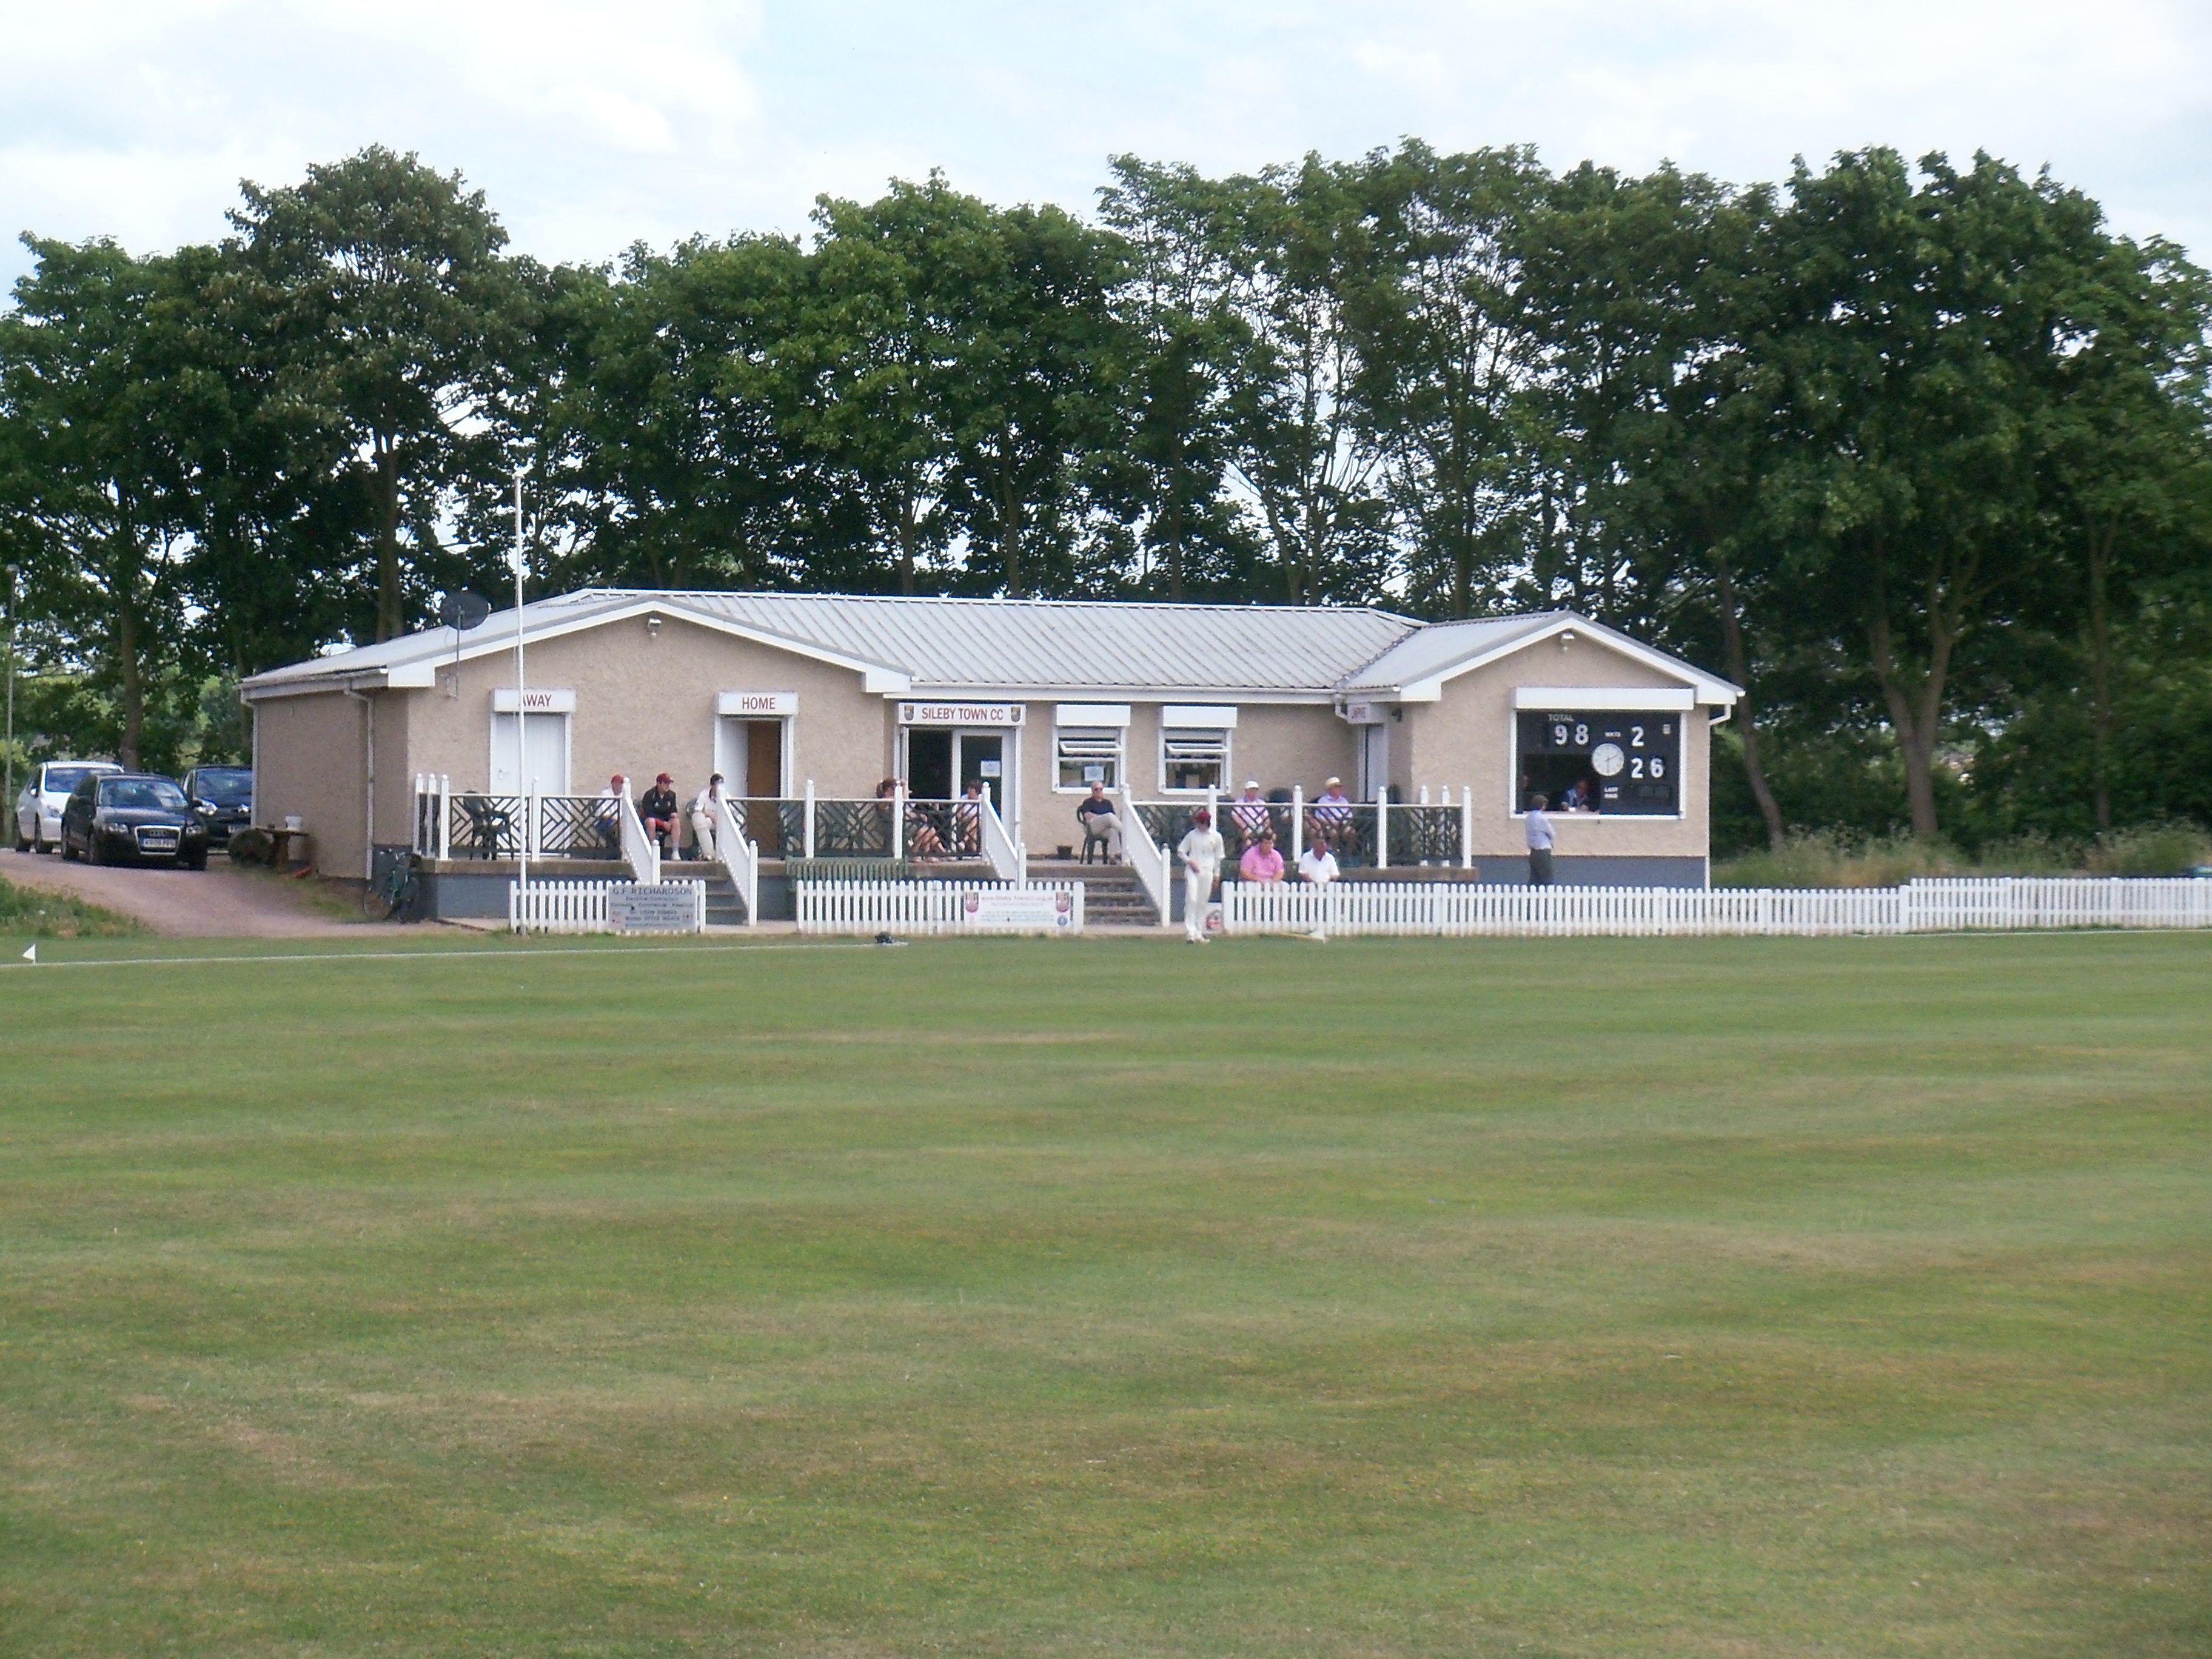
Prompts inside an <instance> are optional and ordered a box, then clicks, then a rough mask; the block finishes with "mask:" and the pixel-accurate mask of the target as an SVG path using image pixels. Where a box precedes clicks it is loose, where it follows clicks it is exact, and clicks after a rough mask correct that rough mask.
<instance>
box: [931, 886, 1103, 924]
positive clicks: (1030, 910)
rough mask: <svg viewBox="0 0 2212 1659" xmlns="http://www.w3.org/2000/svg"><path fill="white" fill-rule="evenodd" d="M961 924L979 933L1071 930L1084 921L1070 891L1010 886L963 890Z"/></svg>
mask: <svg viewBox="0 0 2212 1659" xmlns="http://www.w3.org/2000/svg"><path fill="white" fill-rule="evenodd" d="M960 926H961V927H963V929H968V930H972V931H973V932H975V933H1078V932H1080V931H1081V929H1082V927H1083V921H1082V918H1081V917H1079V915H1077V914H1076V909H1075V895H1074V894H1073V893H1069V892H1053V891H1050V890H1047V889H1043V888H1035V887H1010V888H1007V889H1006V890H1003V891H1000V892H987V893H968V894H964V895H963V896H962V898H961V901H960Z"/></svg>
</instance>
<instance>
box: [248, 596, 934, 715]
mask: <svg viewBox="0 0 2212 1659" xmlns="http://www.w3.org/2000/svg"><path fill="white" fill-rule="evenodd" d="M635 617H677V618H678V619H680V620H682V621H684V622H687V623H696V625H697V626H699V627H701V628H708V629H713V630H714V631H715V632H716V633H718V634H728V635H732V636H733V637H735V638H738V639H741V640H750V641H752V642H753V643H754V644H756V645H764V646H767V647H769V648H770V649H772V650H776V651H788V652H790V653H793V655H794V656H800V657H807V658H811V659H813V660H814V661H816V662H826V663H828V664H829V665H831V666H833V667H836V668H843V669H848V670H850V671H852V672H854V673H855V674H858V675H860V677H861V679H862V682H863V684H864V688H865V689H866V690H868V691H870V692H873V693H877V694H878V695H881V696H906V695H907V694H908V677H907V675H906V674H905V673H904V672H903V671H902V670H899V669H896V668H890V667H886V666H885V665H883V664H881V663H872V662H863V661H862V660H860V659H859V658H857V657H848V656H844V655H842V654H841V653H837V652H835V651H825V650H823V648H822V647H820V646H817V645H809V644H807V643H806V642H805V641H802V640H793V639H790V638H787V637H786V636H785V635H781V634H770V633H768V632H767V631H765V630H764V629H757V628H747V627H745V626H744V624H743V623H733V622H731V621H730V620H729V619H728V618H726V617H714V616H708V615H706V614H704V613H702V612H701V611H694V610H692V609H691V608H690V606H689V605H678V604H671V602H669V601H668V600H666V599H640V600H637V601H636V602H635V603H634V604H629V605H615V606H612V607H610V608H608V609H605V610H595V611H587V612H586V613H585V614H584V615H582V616H566V617H562V618H560V619H559V620H558V621H555V622H549V623H529V622H526V623H524V625H523V630H522V644H523V648H524V649H525V650H528V649H529V647H532V646H533V645H538V644H540V643H542V642H543V641H547V640H557V639H560V638H562V636H563V635H569V634H576V633H581V632H582V631H583V630H585V629H591V628H600V627H604V626H605V625H606V624H608V623H618V622H628V621H630V620H632V619H634V618H635ZM509 621H510V623H511V622H512V618H510V619H509ZM513 649H514V633H513V628H512V627H511V626H510V627H508V628H507V629H499V630H493V632H492V633H491V635H489V636H488V637H486V638H483V639H477V640H472V641H467V642H466V643H465V644H463V645H462V646H461V647H460V649H459V650H458V651H455V650H453V649H452V648H451V647H441V648H440V649H439V650H437V651H435V652H433V653H429V654H428V655H426V656H424V657H422V659H419V660H417V661H414V662H408V663H402V664H398V665H394V666H391V667H386V668H373V669H354V670H334V671H331V673H330V674H329V675H327V676H325V675H320V674H318V675H313V676H303V677H302V678H301V682H300V683H299V684H298V686H297V690H298V691H299V692H307V691H328V690H337V689H339V688H340V687H341V686H350V685H353V684H374V685H379V686H385V685H389V686H392V687H404V688H406V689H409V690H421V689H427V688H428V687H431V686H435V684H437V683H438V671H439V670H440V669H441V668H442V667H445V666H446V665H448V664H450V663H456V662H473V661H475V660H476V659H477V658H479V657H493V656H497V655H498V654H500V653H501V652H505V651H512V650H513ZM334 660H342V659H334ZM248 684H249V685H251V684H252V683H251V682H248ZM280 686H283V687H284V688H285V689H279V688H280ZM245 695H246V696H247V697H248V698H249V699H250V698H253V697H260V696H290V695H295V693H294V692H293V691H292V690H290V689H289V684H288V683H283V682H280V683H279V684H278V685H271V686H268V687H265V688H264V687H259V686H255V687H253V688H252V690H249V691H247V692H246V694H245Z"/></svg>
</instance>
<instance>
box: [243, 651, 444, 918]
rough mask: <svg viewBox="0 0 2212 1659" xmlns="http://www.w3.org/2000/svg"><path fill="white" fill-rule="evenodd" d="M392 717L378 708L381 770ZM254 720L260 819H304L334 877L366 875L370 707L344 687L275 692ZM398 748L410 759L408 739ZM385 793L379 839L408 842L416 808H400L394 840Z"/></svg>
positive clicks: (316, 856) (317, 857)
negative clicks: (366, 709) (386, 816)
mask: <svg viewBox="0 0 2212 1659" xmlns="http://www.w3.org/2000/svg"><path fill="white" fill-rule="evenodd" d="M391 701H395V702H396V701H397V699H392V700H391ZM384 714H385V710H384V709H381V708H380V709H379V710H378V724H377V732H376V735H377V759H378V762H379V768H378V769H379V770H380V771H382V770H383V763H384V761H385V756H386V745H385V735H386V725H385V720H384ZM253 718H254V722H255V737H256V741H255V750H256V755H257V760H258V769H257V770H256V771H255V774H254V778H253V804H254V810H255V812H256V813H257V815H258V817H259V819H260V821H261V822H262V823H264V824H280V823H283V822H284V820H285V819H286V818H287V817H298V818H300V819H301V822H302V823H305V825H306V826H307V833H308V835H309V836H313V842H312V843H311V845H310V847H309V849H308V855H309V856H310V857H311V858H312V859H313V861H314V865H315V867H316V869H318V870H319V871H321V872H323V873H324V874H325V875H329V876H345V877H359V876H361V875H362V874H363V873H364V872H366V870H367V868H368V864H367V858H368V842H367V829H368V813H367V805H368V803H367V799H366V794H365V790H366V783H367V779H368V757H367V753H366V749H367V743H366V738H367V731H368V722H367V716H366V714H365V713H364V710H363V707H362V704H361V703H360V702H356V701H355V700H354V699H353V698H351V697H349V696H344V695H343V693H341V692H337V691H325V692H318V693H314V694H313V695H311V696H300V697H270V698H265V699H264V700H263V701H261V702H257V703H255V704H254V705H253ZM390 752H391V754H392V757H393V763H394V764H395V765H397V764H401V763H404V757H405V753H406V745H405V743H404V740H403V741H401V742H399V743H398V744H393V745H392V749H391V750H390ZM380 781H381V780H380ZM377 793H378V795H379V799H378V802H377V805H378V808H379V814H378V819H377V837H378V839H379V840H385V839H390V840H393V841H404V840H406V839H407V828H408V818H407V813H408V811H409V809H408V808H407V807H405V806H404V805H403V806H402V807H401V808H400V809H399V814H398V817H397V818H396V819H394V820H393V823H394V826H395V829H394V833H392V835H391V836H388V837H387V836H386V832H385V827H384V818H383V816H382V814H383V811H384V809H385V805H386V792H385V791H384V790H383V789H381V788H380V789H379V790H378V792H377Z"/></svg>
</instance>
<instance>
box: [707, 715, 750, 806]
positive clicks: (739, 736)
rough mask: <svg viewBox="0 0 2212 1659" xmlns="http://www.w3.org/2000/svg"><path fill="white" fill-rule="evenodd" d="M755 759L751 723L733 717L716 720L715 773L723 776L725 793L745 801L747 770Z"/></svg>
mask: <svg viewBox="0 0 2212 1659" xmlns="http://www.w3.org/2000/svg"><path fill="white" fill-rule="evenodd" d="M751 757H752V722H751V721H750V720H740V719H738V717H737V716H736V715H734V714H720V715H717V716H716V717H715V720H714V769H715V770H716V771H717V772H720V774H721V775H722V793H724V794H726V795H728V796H731V797H732V798H733V799H739V800H742V799H744V793H745V778H746V775H747V774H746V769H747V767H748V765H749V764H750V760H751Z"/></svg>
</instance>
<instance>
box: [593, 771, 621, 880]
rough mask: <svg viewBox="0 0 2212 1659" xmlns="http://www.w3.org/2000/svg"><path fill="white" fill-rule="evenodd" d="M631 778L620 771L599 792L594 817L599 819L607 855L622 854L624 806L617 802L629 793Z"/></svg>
mask: <svg viewBox="0 0 2212 1659" xmlns="http://www.w3.org/2000/svg"><path fill="white" fill-rule="evenodd" d="M626 793H629V779H628V778H625V777H624V776H623V775H622V774H621V773H619V772H617V773H616V774H615V775H614V776H612V777H611V778H609V779H608V780H607V787H605V789H602V790H601V791H600V792H599V805H598V806H597V807H596V808H595V809H594V810H593V812H592V817H594V818H595V819H596V820H597V821H598V823H599V840H600V841H601V842H603V843H604V844H605V848H606V854H607V856H608V857H609V858H611V859H618V858H620V857H621V856H622V808H621V807H620V806H618V805H616V803H617V801H619V800H621V799H622V798H623V795H624V794H626Z"/></svg>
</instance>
